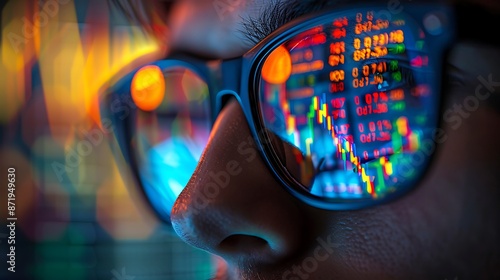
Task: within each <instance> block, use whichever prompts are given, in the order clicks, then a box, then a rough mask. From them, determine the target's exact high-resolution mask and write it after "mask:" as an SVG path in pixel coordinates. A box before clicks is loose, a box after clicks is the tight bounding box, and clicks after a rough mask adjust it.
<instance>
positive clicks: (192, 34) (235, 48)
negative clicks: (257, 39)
mask: <svg viewBox="0 0 500 280" xmlns="http://www.w3.org/2000/svg"><path fill="white" fill-rule="evenodd" d="M272 2H273V1H272V0H211V1H197V0H194V1H193V0H188V1H178V2H177V3H176V4H175V5H174V7H173V10H172V13H171V15H170V18H169V20H168V22H169V25H170V27H171V44H172V47H173V49H175V50H181V51H187V52H191V53H195V54H198V55H202V56H207V57H210V58H230V57H234V56H238V55H241V54H243V53H244V52H245V51H247V50H248V49H250V48H251V47H252V46H253V43H251V42H249V41H248V40H247V39H246V38H245V36H244V35H243V32H242V31H243V28H244V27H243V25H242V22H243V21H244V20H245V19H246V18H256V17H258V16H259V15H260V14H261V13H263V12H265V8H266V7H268V6H269V5H270V4H271V3H272Z"/></svg>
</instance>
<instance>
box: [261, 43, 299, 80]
mask: <svg viewBox="0 0 500 280" xmlns="http://www.w3.org/2000/svg"><path fill="white" fill-rule="evenodd" d="M291 73H292V58H291V56H290V52H289V51H288V50H287V49H286V48H285V47H284V46H279V47H278V48H276V49H275V50H274V51H273V52H272V53H271V54H270V55H269V57H267V59H266V62H264V66H263V67H262V78H263V79H264V81H266V82H268V83H270V84H283V83H284V82H286V81H287V80H288V78H289V77H290V74H291Z"/></svg>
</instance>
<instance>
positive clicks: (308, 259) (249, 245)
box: [169, 0, 500, 279]
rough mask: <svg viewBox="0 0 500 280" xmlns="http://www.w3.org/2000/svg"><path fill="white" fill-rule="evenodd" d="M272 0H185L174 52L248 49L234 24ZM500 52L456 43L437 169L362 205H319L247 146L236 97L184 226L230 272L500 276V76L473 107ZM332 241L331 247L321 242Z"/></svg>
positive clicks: (187, 192)
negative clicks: (243, 148)
mask: <svg viewBox="0 0 500 280" xmlns="http://www.w3.org/2000/svg"><path fill="white" fill-rule="evenodd" d="M264 2H267V1H265V0H257V1H251V2H250V1H249V2H246V1H239V2H238V5H237V7H235V8H234V10H233V12H231V13H228V14H227V15H226V17H224V18H220V17H219V15H218V14H217V13H216V12H215V10H214V9H213V8H212V1H181V2H180V3H178V4H176V5H174V8H173V11H172V13H171V17H170V22H169V25H170V26H171V27H172V29H171V42H172V48H173V50H174V51H175V50H183V51H187V52H191V53H194V54H197V55H200V56H205V57H211V58H228V57H234V56H237V55H241V54H243V53H244V52H245V51H246V50H248V49H249V48H250V47H251V46H252V44H251V43H249V42H248V41H245V40H241V38H237V36H227V34H236V31H237V30H238V28H240V27H241V22H240V21H241V16H248V15H255V14H256V13H257V12H258V10H259V9H258V7H259V6H260V5H262V4H263V3H264ZM471 49H475V50H476V51H475V52H471V51H470V50H471ZM495 58H496V59H495ZM498 58H500V54H499V51H498V50H495V49H491V48H488V47H485V46H477V45H467V44H462V45H457V47H456V49H455V51H454V52H453V55H452V56H451V58H450V59H449V61H448V62H449V64H450V65H453V66H454V67H455V68H456V69H459V71H458V72H459V74H457V76H458V77H459V78H460V79H459V81H460V82H459V83H454V82H450V84H451V86H450V88H449V90H448V91H447V93H446V96H447V99H446V101H445V106H444V109H443V111H442V113H444V112H446V111H447V110H452V111H453V112H455V113H456V114H455V115H454V116H457V115H459V116H460V118H453V119H450V118H445V119H444V120H443V123H442V124H441V128H443V129H444V133H445V136H446V137H444V136H443V138H441V140H443V141H440V142H442V143H440V144H439V145H438V147H437V153H436V155H435V157H434V161H433V163H432V165H431V167H430V168H429V170H428V172H427V173H426V176H425V177H424V178H423V179H422V180H421V181H420V182H419V184H418V186H416V188H415V189H414V190H413V191H411V192H410V193H409V194H407V195H405V196H404V197H402V198H400V199H397V200H395V201H393V202H390V203H387V204H384V205H379V206H376V207H372V208H368V209H362V210H357V211H325V210H321V209H317V208H314V207H311V206H308V205H307V204H305V203H303V202H301V201H299V200H298V199H296V198H294V197H293V196H292V195H291V194H289V193H288V192H287V191H286V190H285V189H284V188H283V187H282V186H281V184H280V183H279V182H277V181H276V179H275V178H274V177H273V175H272V174H271V172H270V171H269V170H268V168H267V166H266V164H265V163H264V161H263V160H262V158H261V157H260V155H259V154H258V152H257V151H256V150H253V152H248V153H244V154H242V153H241V152H239V151H238V146H239V145H240V144H241V143H246V144H248V147H251V145H252V142H253V140H252V137H251V134H250V131H249V128H248V124H247V122H246V119H245V118H244V116H243V113H242V110H241V108H240V106H239V104H238V103H237V102H236V101H234V100H233V101H230V102H228V104H227V105H226V106H225V108H224V109H223V111H222V112H221V114H220V115H219V116H218V118H217V121H216V124H215V126H214V129H213V131H212V134H211V138H210V141H209V144H208V146H207V147H206V149H205V151H204V154H203V157H202V159H201V161H200V163H199V165H198V167H197V169H196V171H195V173H194V175H193V177H192V179H191V180H190V182H189V183H188V185H187V186H186V188H185V189H184V191H183V192H182V193H181V195H180V197H179V198H178V200H177V201H176V203H175V206H174V209H173V211H172V224H173V227H174V229H175V231H176V232H177V233H178V234H179V236H180V237H181V238H182V239H183V240H184V241H186V242H187V243H189V244H191V245H193V246H196V247H199V248H201V249H203V250H206V251H208V252H211V253H213V254H216V255H219V256H221V257H222V258H224V260H225V261H226V262H227V264H224V263H223V262H221V265H220V267H219V277H220V278H221V279H226V278H228V279H483V278H495V277H500V271H499V270H500V253H499V252H500V242H499V241H498V237H499V236H500V232H499V229H500V211H499V210H500V209H499V207H500V188H499V184H498V182H500V172H498V169H499V167H500V166H499V165H500V164H499V163H498V160H497V159H496V157H497V156H498V155H500V145H498V138H497V137H498V136H497V134H498V133H497V131H496V129H492V128H498V127H500V113H499V111H500V110H499V109H498V108H499V107H498V95H499V92H500V84H498V83H497V84H496V86H495V87H494V89H493V91H492V93H491V95H490V96H489V98H487V99H486V100H484V101H481V102H480V105H479V107H478V109H477V110H474V111H467V110H465V109H464V107H463V105H464V100H466V98H467V96H471V95H474V93H475V90H476V88H477V86H478V85H480V84H481V83H480V81H479V80H478V79H477V77H478V76H480V75H481V76H482V77H488V75H489V74H492V75H493V78H492V80H493V81H497V80H500V71H499V69H498V66H496V65H494V64H495V63H492V62H494V61H498ZM455 80H456V79H455ZM482 90H483V91H484V92H486V91H485V90H486V89H485V88H483V89H482ZM464 110H465V111H464ZM449 116H451V115H448V117H449ZM246 144H245V145H246ZM229 162H233V163H234V162H236V165H235V166H236V167H235V166H233V168H232V170H233V171H235V172H234V173H235V175H233V176H231V177H230V180H229V183H228V184H227V186H226V187H224V188H220V189H219V193H218V195H216V196H215V197H214V198H213V199H210V200H208V204H207V205H206V207H205V208H203V210H202V211H199V210H196V209H195V207H194V205H195V204H196V199H197V198H199V197H198V194H199V193H203V192H204V190H205V187H206V185H207V183H208V182H212V181H213V180H214V179H213V175H211V174H213V173H214V172H215V173H216V174H217V173H218V172H220V171H223V170H227V169H228V167H227V164H228V163H229ZM236 171H239V172H236ZM236 173H237V174H236ZM320 240H321V241H320ZM325 242H328V243H329V244H330V245H329V246H330V247H329V249H326V248H325V247H324V246H323V247H322V244H323V245H324V244H325ZM312 258H315V260H314V261H313V260H312ZM313 263H316V264H317V267H314V265H313ZM313 268H314V269H313ZM307 270H309V271H310V272H307ZM294 277H295V278H294Z"/></svg>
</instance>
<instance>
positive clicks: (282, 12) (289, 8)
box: [241, 0, 339, 44]
mask: <svg viewBox="0 0 500 280" xmlns="http://www.w3.org/2000/svg"><path fill="white" fill-rule="evenodd" d="M290 1H293V3H289V2H290ZM290 1H286V0H274V1H273V2H272V3H271V4H270V5H269V6H266V7H265V8H266V10H265V11H263V12H261V16H260V17H258V18H251V17H246V18H243V22H242V30H241V32H242V33H243V34H244V36H245V37H246V39H247V40H248V41H250V42H252V43H254V44H257V43H258V42H260V41H261V40H262V39H264V38H265V37H266V36H267V35H269V34H271V33H272V32H273V31H274V30H276V29H278V28H279V27H281V26H282V25H284V24H286V23H288V22H290V21H292V20H294V19H296V18H298V17H300V16H302V15H304V14H307V13H311V12H315V11H320V10H321V9H323V8H324V7H325V6H327V5H332V4H333V3H337V2H339V1H338V0H337V1H332V0H309V1H303V0H302V1H301V0H290Z"/></svg>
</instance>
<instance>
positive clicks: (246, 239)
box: [219, 234, 270, 254]
mask: <svg viewBox="0 0 500 280" xmlns="http://www.w3.org/2000/svg"><path fill="white" fill-rule="evenodd" d="M219 249H220V250H222V251H223V252H225V253H229V254H232V253H242V252H247V253H249V254H250V253H252V252H256V251H262V250H269V249H270V248H269V244H268V243H267V241H266V240H264V239H262V238H260V237H257V236H253V235H246V234H232V235H230V236H228V237H226V238H225V239H224V240H222V242H221V243H220V244H219Z"/></svg>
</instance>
